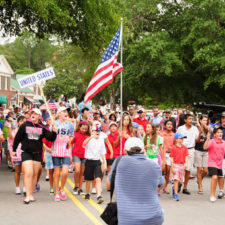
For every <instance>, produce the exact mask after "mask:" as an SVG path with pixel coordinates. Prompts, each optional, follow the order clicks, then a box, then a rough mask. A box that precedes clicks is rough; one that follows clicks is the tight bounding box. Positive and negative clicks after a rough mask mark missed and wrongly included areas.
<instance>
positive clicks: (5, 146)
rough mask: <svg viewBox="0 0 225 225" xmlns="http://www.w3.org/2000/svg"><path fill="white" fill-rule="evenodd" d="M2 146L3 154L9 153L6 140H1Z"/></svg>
mask: <svg viewBox="0 0 225 225" xmlns="http://www.w3.org/2000/svg"><path fill="white" fill-rule="evenodd" d="M2 147H3V148H4V153H5V155H8V154H9V145H8V141H7V140H4V141H3V143H2Z"/></svg>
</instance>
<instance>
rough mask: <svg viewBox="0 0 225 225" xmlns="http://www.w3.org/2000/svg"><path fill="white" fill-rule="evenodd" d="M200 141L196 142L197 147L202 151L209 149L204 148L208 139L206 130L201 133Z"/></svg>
mask: <svg viewBox="0 0 225 225" xmlns="http://www.w3.org/2000/svg"><path fill="white" fill-rule="evenodd" d="M200 141H201V142H198V143H196V144H195V149H196V150H198V151H201V152H205V151H208V150H204V149H203V145H204V144H205V141H206V134H205V133H204V132H202V133H201V136H200Z"/></svg>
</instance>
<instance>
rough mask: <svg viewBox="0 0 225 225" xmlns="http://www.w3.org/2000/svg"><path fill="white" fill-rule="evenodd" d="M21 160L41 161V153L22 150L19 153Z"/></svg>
mask: <svg viewBox="0 0 225 225" xmlns="http://www.w3.org/2000/svg"><path fill="white" fill-rule="evenodd" d="M21 159H22V162H24V161H28V160H32V161H36V162H42V153H41V152H37V153H36V152H22V153H21Z"/></svg>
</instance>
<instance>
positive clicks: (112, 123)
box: [109, 121, 118, 128]
mask: <svg viewBox="0 0 225 225" xmlns="http://www.w3.org/2000/svg"><path fill="white" fill-rule="evenodd" d="M112 125H115V126H117V127H118V124H117V123H116V122H114V121H112V122H111V123H110V124H109V128H110V127H111V126H112Z"/></svg>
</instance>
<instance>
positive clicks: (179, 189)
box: [178, 183, 182, 193]
mask: <svg viewBox="0 0 225 225" xmlns="http://www.w3.org/2000/svg"><path fill="white" fill-rule="evenodd" d="M181 187H182V183H180V184H179V186H178V193H180V191H181Z"/></svg>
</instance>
